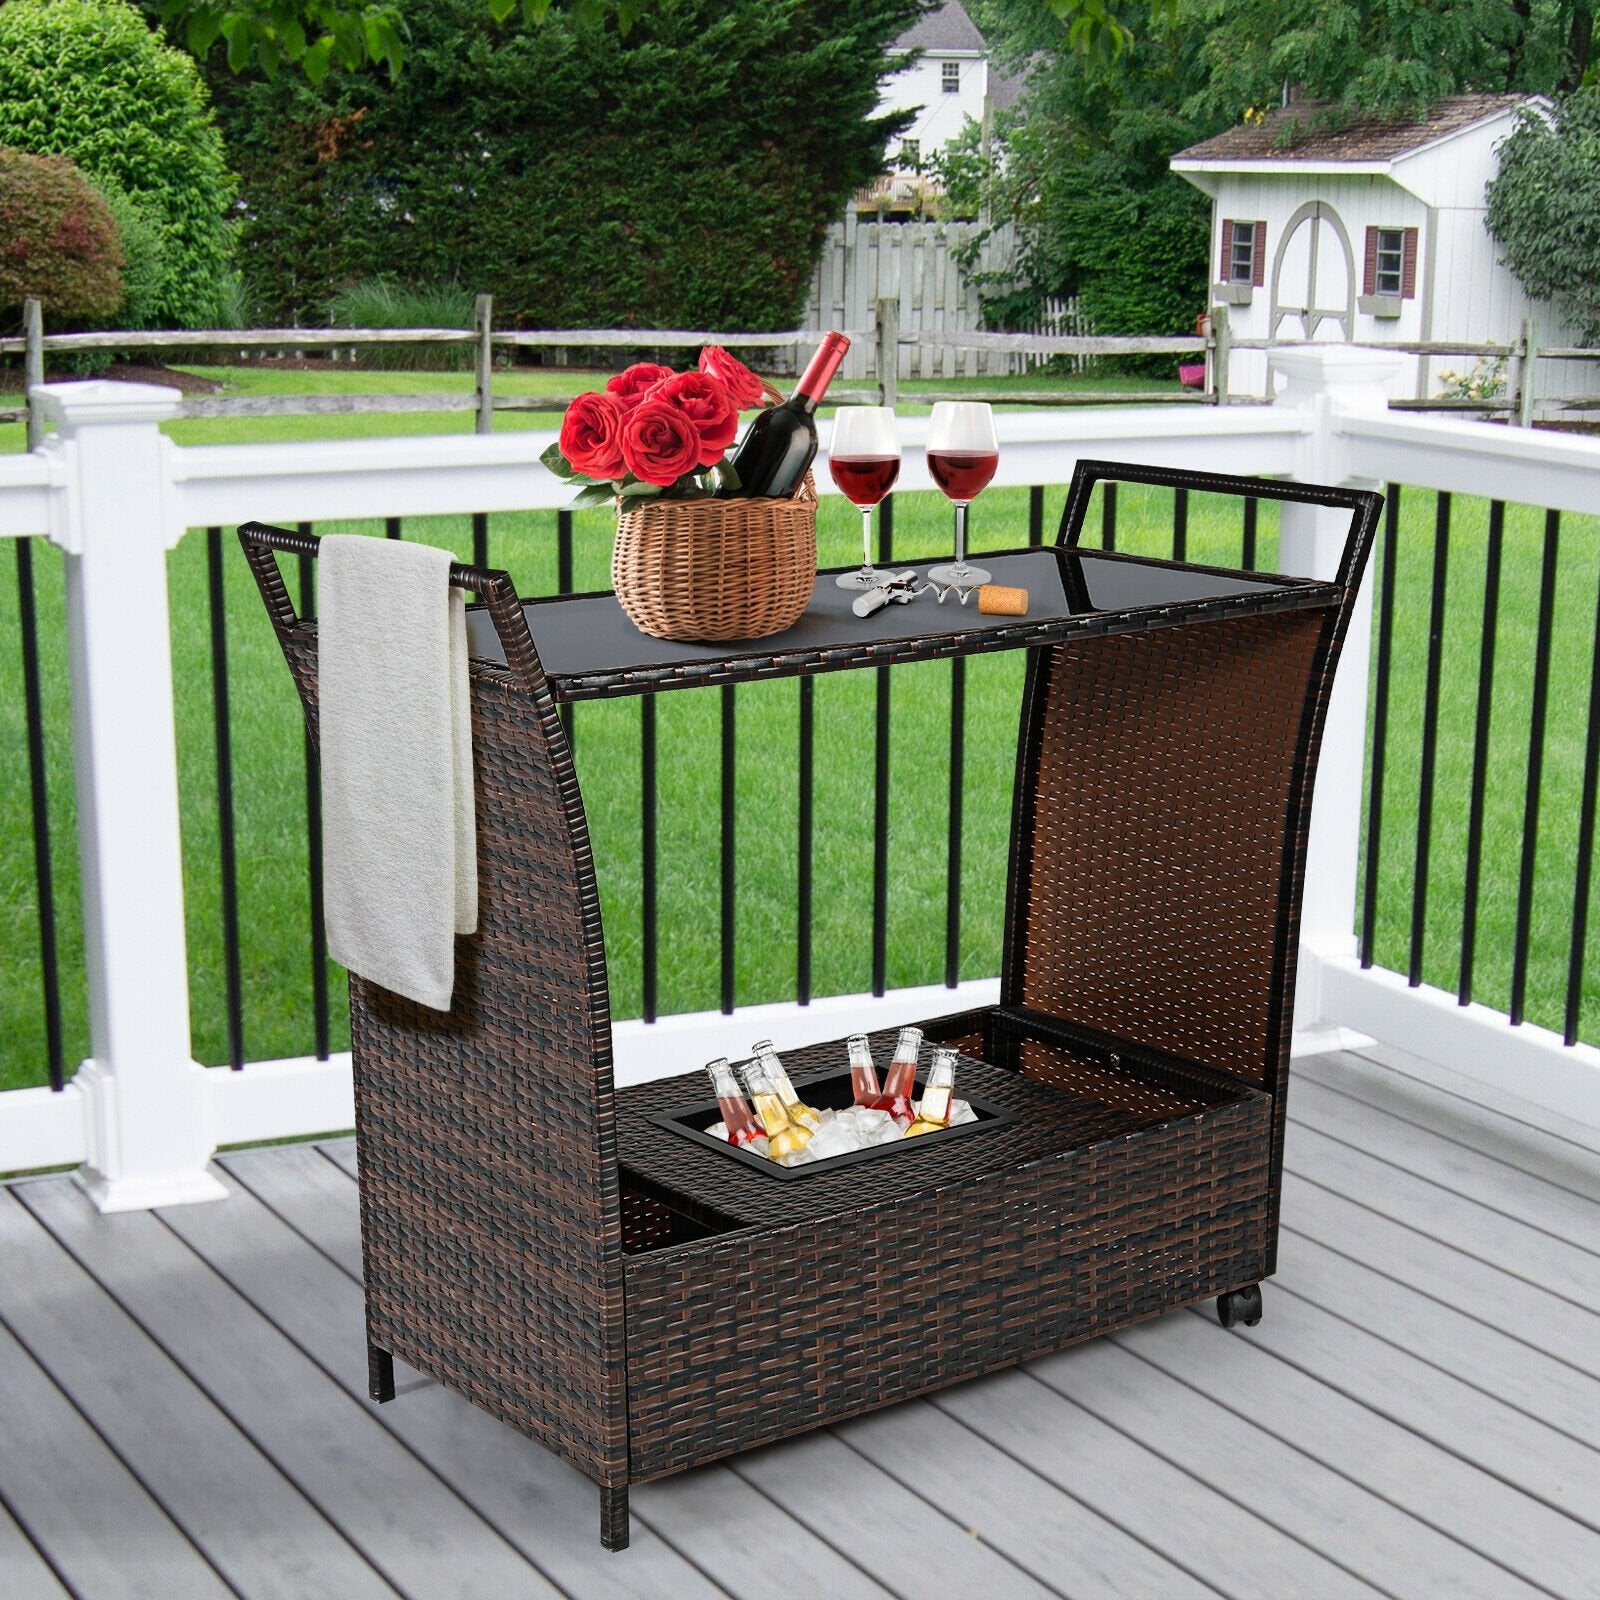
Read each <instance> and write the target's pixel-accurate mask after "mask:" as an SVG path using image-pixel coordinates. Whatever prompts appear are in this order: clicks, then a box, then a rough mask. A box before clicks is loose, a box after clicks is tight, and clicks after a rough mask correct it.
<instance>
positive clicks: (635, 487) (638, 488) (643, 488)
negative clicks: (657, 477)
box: [617, 478, 662, 500]
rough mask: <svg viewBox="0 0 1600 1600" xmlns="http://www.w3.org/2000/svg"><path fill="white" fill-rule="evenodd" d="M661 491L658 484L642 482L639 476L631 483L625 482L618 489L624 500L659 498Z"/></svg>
mask: <svg viewBox="0 0 1600 1600" xmlns="http://www.w3.org/2000/svg"><path fill="white" fill-rule="evenodd" d="M661 492H662V491H661V489H660V487H659V486H658V485H656V484H653V483H640V482H639V480H638V479H637V478H635V479H634V480H633V481H632V482H631V483H629V482H624V483H623V485H622V487H621V488H620V489H618V490H617V493H618V494H619V495H621V496H622V498H623V499H624V500H653V499H655V498H657V497H658V496H659V495H660V494H661Z"/></svg>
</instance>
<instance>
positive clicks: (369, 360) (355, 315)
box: [328, 278, 476, 372]
mask: <svg viewBox="0 0 1600 1600" xmlns="http://www.w3.org/2000/svg"><path fill="white" fill-rule="evenodd" d="M475 298H476V297H475V296H474V295H473V293H472V291H471V290H470V289H463V288H462V287H461V286H460V285H459V284H454V283H437V284H427V285H424V286H422V287H419V288H408V287H406V286H405V285H403V284H399V283H396V282H395V281H394V280H393V279H392V278H363V279H362V280H361V281H360V282H359V283H352V284H351V285H350V286H349V287H348V288H345V289H341V290H340V291H339V292H338V293H337V294H336V295H334V297H333V299H332V300H330V301H329V302H328V315H329V318H330V320H331V321H332V322H333V325H334V327H336V328H470V327H471V326H472V324H473V318H474V316H475V315H476V305H475ZM357 355H358V358H359V360H360V361H361V364H362V365H363V366H367V367H376V368H379V369H381V370H385V371H400V370H410V371H413V372H416V371H421V372H470V371H471V370H472V367H473V347H472V345H470V344H378V345H361V346H359V347H358V350H357Z"/></svg>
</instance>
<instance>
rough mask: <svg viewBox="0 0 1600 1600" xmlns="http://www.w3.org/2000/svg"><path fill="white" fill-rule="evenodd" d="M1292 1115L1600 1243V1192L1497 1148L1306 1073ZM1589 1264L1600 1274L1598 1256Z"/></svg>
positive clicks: (1441, 1181)
mask: <svg viewBox="0 0 1600 1600" xmlns="http://www.w3.org/2000/svg"><path fill="white" fill-rule="evenodd" d="M1289 1117H1290V1120H1291V1121H1293V1122H1296V1123H1300V1124H1302V1125H1304V1126H1306V1127H1312V1128H1316V1129H1317V1130H1318V1131H1319V1132H1321V1133H1324V1134H1327V1135H1328V1136H1329V1137H1337V1138H1338V1139H1340V1140H1342V1141H1343V1142H1344V1143H1345V1144H1351V1145H1355V1146H1356V1147H1357V1148H1358V1149H1360V1150H1362V1151H1363V1152H1365V1153H1366V1154H1367V1155H1369V1156H1375V1157H1377V1159H1379V1160H1380V1161H1388V1162H1391V1163H1393V1164H1394V1165H1395V1166H1397V1167H1400V1168H1402V1169H1403V1170H1404V1171H1406V1172H1409V1173H1411V1174H1412V1175H1413V1176H1414V1177H1418V1178H1426V1179H1427V1180H1428V1181H1429V1182H1430V1183H1436V1184H1438V1185H1439V1187H1440V1188H1442V1189H1448V1190H1449V1191H1450V1192H1451V1193H1452V1194H1458V1195H1462V1196H1464V1197H1465V1198H1467V1199H1468V1200H1476V1201H1477V1202H1478V1203H1479V1204H1480V1205H1486V1206H1493V1207H1494V1208H1495V1210H1497V1211H1502V1212H1504V1213H1505V1214H1506V1215H1508V1216H1514V1217H1537V1218H1538V1219H1539V1221H1538V1226H1539V1227H1541V1228H1542V1229H1544V1231H1545V1232H1546V1233H1553V1234H1555V1235H1556V1236H1557V1237H1558V1238H1562V1239H1565V1240H1566V1241H1567V1243H1569V1244H1574V1245H1577V1246H1578V1248H1579V1249H1581V1250H1587V1251H1588V1252H1589V1253H1590V1254H1591V1255H1592V1254H1594V1253H1595V1251H1596V1250H1600V1200H1591V1199H1589V1198H1588V1197H1587V1196H1585V1195H1582V1194H1577V1193H1574V1191H1573V1190H1572V1189H1570V1188H1565V1187H1563V1186H1562V1185H1560V1184H1557V1183H1551V1182H1550V1181H1548V1180H1547V1179H1545V1178H1542V1177H1536V1176H1534V1175H1533V1174H1532V1173H1529V1172H1525V1171H1523V1170H1522V1169H1521V1168H1519V1167H1515V1166H1511V1165H1509V1164H1508V1163H1507V1162H1506V1161H1504V1160H1502V1159H1501V1158H1500V1156H1498V1155H1491V1154H1488V1153H1486V1152H1484V1151H1481V1150H1474V1149H1472V1148H1471V1147H1470V1146H1468V1145H1465V1144H1463V1143H1461V1142H1460V1141H1459V1140H1456V1139H1449V1138H1446V1137H1444V1135H1442V1134H1438V1133H1433V1132H1431V1131H1430V1130H1429V1129H1427V1128H1419V1127H1418V1126H1417V1125H1416V1124H1415V1123H1411V1122H1406V1121H1403V1120H1402V1119H1401V1118H1399V1117H1396V1116H1393V1115H1392V1114H1391V1113H1389V1112H1387V1111H1382V1110H1379V1109H1378V1108H1377V1107H1375V1106H1369V1105H1367V1104H1365V1103H1364V1102H1362V1101H1360V1100H1354V1099H1351V1098H1350V1097H1349V1096H1347V1095H1339V1094H1336V1093H1335V1091H1334V1090H1332V1089H1330V1088H1327V1087H1326V1086H1325V1085H1323V1084H1320V1083H1317V1082H1316V1081H1315V1080H1313V1079H1311V1078H1300V1079H1298V1080H1296V1081H1295V1082H1294V1085H1293V1087H1292V1088H1291V1090H1290V1093H1289ZM1593 1270H1594V1272H1595V1274H1596V1275H1597V1276H1600V1261H1597V1262H1596V1263H1595V1266H1594V1268H1593Z"/></svg>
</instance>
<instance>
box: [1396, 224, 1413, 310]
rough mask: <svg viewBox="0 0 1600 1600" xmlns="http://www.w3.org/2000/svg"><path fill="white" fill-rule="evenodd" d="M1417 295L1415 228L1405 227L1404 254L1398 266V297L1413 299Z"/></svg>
mask: <svg viewBox="0 0 1600 1600" xmlns="http://www.w3.org/2000/svg"><path fill="white" fill-rule="evenodd" d="M1416 297H1417V230H1416V229H1415V228H1407V229H1406V237H1405V254H1404V256H1403V257H1402V259H1401V266H1400V298H1401V299H1402V300H1414V299H1416Z"/></svg>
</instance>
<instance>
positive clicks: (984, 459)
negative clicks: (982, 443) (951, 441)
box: [839, 450, 1000, 500]
mask: <svg viewBox="0 0 1600 1600" xmlns="http://www.w3.org/2000/svg"><path fill="white" fill-rule="evenodd" d="M999 465H1000V452H999V451H998V450H930V451H929V452H928V476H929V477H931V478H932V479H933V481H934V482H935V483H936V484H938V485H939V487H940V488H941V489H943V490H944V492H945V494H946V495H947V496H949V498H950V499H952V500H976V499H977V498H978V496H979V495H980V494H982V493H983V491H984V490H985V489H987V488H988V487H989V480H990V479H991V478H992V477H993V476H994V473H995V468H996V467H998V466H999ZM839 487H840V488H841V489H842V488H844V485H843V484H840V485H839ZM845 492H846V493H847V494H848V493H849V491H848V490H845Z"/></svg>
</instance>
